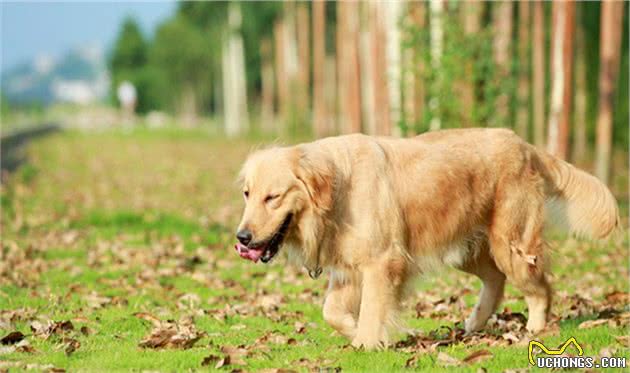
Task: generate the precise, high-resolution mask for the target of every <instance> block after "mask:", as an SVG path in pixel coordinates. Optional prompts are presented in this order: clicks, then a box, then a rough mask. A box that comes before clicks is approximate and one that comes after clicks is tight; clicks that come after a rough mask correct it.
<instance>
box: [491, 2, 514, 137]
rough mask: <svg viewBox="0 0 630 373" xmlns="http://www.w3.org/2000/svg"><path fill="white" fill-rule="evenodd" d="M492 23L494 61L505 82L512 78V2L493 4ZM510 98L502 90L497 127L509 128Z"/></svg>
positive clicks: (501, 78) (496, 118)
mask: <svg viewBox="0 0 630 373" xmlns="http://www.w3.org/2000/svg"><path fill="white" fill-rule="evenodd" d="M492 11H493V14H492V18H493V19H492V21H493V24H494V45H493V52H494V61H495V63H496V65H497V69H498V74H497V79H498V80H499V81H500V82H501V81H505V80H507V79H509V77H510V62H511V56H512V51H511V46H510V43H511V42H512V2H511V1H501V2H496V3H494V4H492ZM509 113H510V96H509V95H508V93H507V92H506V91H505V89H501V93H500V94H499V97H498V98H497V102H496V113H495V115H494V117H495V120H496V122H495V123H494V124H495V125H498V126H501V127H503V126H507V125H508V124H509V122H508V119H509Z"/></svg>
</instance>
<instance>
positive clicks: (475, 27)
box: [461, 1, 484, 127]
mask: <svg viewBox="0 0 630 373" xmlns="http://www.w3.org/2000/svg"><path fill="white" fill-rule="evenodd" d="M483 5H484V3H483V2H475V1H464V2H463V3H462V17H463V23H464V34H465V35H466V38H467V39H468V40H470V39H471V38H473V37H475V36H474V35H475V34H477V33H478V32H479V29H480V28H481V16H482V13H483ZM464 70H465V73H464V81H463V82H462V83H463V84H462V90H461V95H462V96H461V97H462V117H463V121H464V122H463V125H464V126H465V127H472V126H473V125H474V119H473V112H474V107H475V80H474V74H473V60H472V58H471V59H468V60H467V61H465V66H464Z"/></svg>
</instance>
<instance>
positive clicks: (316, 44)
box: [313, 0, 330, 138]
mask: <svg viewBox="0 0 630 373" xmlns="http://www.w3.org/2000/svg"><path fill="white" fill-rule="evenodd" d="M325 63H326V2H325V1H323V0H316V1H314V2H313V126H314V130H315V136H316V137H318V138H320V137H324V136H326V135H329V134H330V133H329V125H328V123H327V121H328V114H327V111H328V110H327V107H326V96H325V92H324V84H325V79H326V78H325V75H324V74H325V73H326V70H325V68H326V66H325Z"/></svg>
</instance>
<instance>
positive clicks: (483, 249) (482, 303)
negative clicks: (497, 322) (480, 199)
mask: <svg viewBox="0 0 630 373" xmlns="http://www.w3.org/2000/svg"><path fill="white" fill-rule="evenodd" d="M471 244H472V245H477V250H478V253H477V255H474V256H471V257H469V258H468V259H467V260H466V262H464V264H463V265H462V266H461V267H458V269H460V270H462V271H464V272H468V273H471V274H473V275H475V276H477V277H479V278H480V279H481V281H482V282H483V285H482V288H481V292H480V293H479V300H478V301H477V304H476V305H475V308H474V309H473V312H472V313H471V314H470V316H468V318H467V319H466V322H465V328H466V332H467V333H471V332H476V331H479V330H481V329H483V327H484V326H485V325H486V322H487V321H488V319H489V318H490V316H491V315H492V313H493V312H494V311H495V310H496V309H497V307H498V306H499V303H501V299H502V298H503V289H504V288H505V275H504V274H503V273H502V272H501V271H500V270H499V268H497V265H496V264H495V262H494V260H493V259H492V257H491V256H490V252H489V247H488V240H487V237H483V238H481V239H479V241H476V242H473V243H471Z"/></svg>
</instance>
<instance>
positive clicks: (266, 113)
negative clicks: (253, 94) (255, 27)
mask: <svg viewBox="0 0 630 373" xmlns="http://www.w3.org/2000/svg"><path fill="white" fill-rule="evenodd" d="M271 55H272V49H271V41H270V40H269V39H264V40H262V41H261V43H260V67H261V71H260V77H261V81H262V82H261V84H262V87H261V91H262V92H261V100H260V121H261V130H262V132H264V133H272V132H273V131H274V128H273V124H274V122H275V121H274V110H273V98H274V83H273V80H274V76H273V63H272V59H271Z"/></svg>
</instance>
